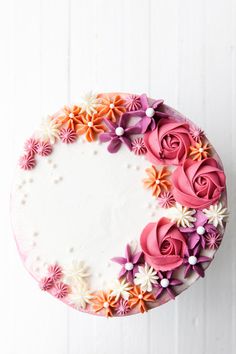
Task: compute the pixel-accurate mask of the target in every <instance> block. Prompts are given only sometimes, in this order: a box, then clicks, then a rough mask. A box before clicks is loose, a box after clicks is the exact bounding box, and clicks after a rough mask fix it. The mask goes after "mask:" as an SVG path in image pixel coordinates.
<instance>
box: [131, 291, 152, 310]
mask: <svg viewBox="0 0 236 354" xmlns="http://www.w3.org/2000/svg"><path fill="white" fill-rule="evenodd" d="M130 294H131V298H130V300H129V305H130V307H131V309H132V308H134V307H136V306H138V308H139V311H140V312H142V313H144V312H146V311H147V303H148V302H154V301H155V298H154V296H153V294H152V293H149V292H147V291H142V290H141V288H140V287H139V286H137V285H135V286H134V288H133V289H132V290H131V291H130Z"/></svg>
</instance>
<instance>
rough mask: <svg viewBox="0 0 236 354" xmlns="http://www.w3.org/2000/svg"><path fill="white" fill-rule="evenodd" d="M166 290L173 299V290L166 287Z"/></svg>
mask: <svg viewBox="0 0 236 354" xmlns="http://www.w3.org/2000/svg"><path fill="white" fill-rule="evenodd" d="M166 291H167V292H168V294H169V296H170V297H171V299H172V300H174V299H175V294H174V292H173V290H171V288H169V287H168V288H166Z"/></svg>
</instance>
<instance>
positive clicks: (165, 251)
mask: <svg viewBox="0 0 236 354" xmlns="http://www.w3.org/2000/svg"><path fill="white" fill-rule="evenodd" d="M140 244H141V248H142V250H143V253H144V257H145V261H146V262H147V263H148V264H149V265H150V266H152V267H153V268H154V269H156V270H157V271H159V270H160V271H167V270H173V269H175V268H177V267H179V266H180V265H181V264H182V263H183V257H184V253H185V251H186V250H187V245H186V241H185V238H184V236H183V235H182V234H181V232H180V231H179V229H178V228H177V226H176V224H175V223H174V222H171V221H170V220H169V219H167V218H161V219H160V220H159V221H158V222H157V223H150V224H148V225H147V226H146V227H145V228H144V230H143V232H142V234H141V238H140Z"/></svg>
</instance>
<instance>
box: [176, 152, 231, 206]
mask: <svg viewBox="0 0 236 354" xmlns="http://www.w3.org/2000/svg"><path fill="white" fill-rule="evenodd" d="M172 184H173V194H174V197H175V200H176V201H177V202H179V203H180V204H182V205H184V206H187V207H190V208H195V209H203V208H207V207H209V206H210V205H211V204H215V203H216V202H217V201H218V199H219V198H220V196H221V193H222V191H223V190H224V189H225V174H224V172H223V171H222V170H221V169H220V168H219V166H218V163H217V162H216V160H215V159H213V158H211V157H210V158H207V159H205V160H202V161H193V160H192V159H187V160H186V161H185V162H184V164H183V166H179V167H177V169H176V170H175V171H174V172H173V174H172Z"/></svg>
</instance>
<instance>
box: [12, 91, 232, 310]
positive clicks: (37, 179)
mask: <svg viewBox="0 0 236 354" xmlns="http://www.w3.org/2000/svg"><path fill="white" fill-rule="evenodd" d="M226 207H227V200H226V190H225V175H224V172H223V166H222V163H221V161H220V159H219V156H218V155H217V153H216V151H215V150H214V148H213V146H212V145H211V144H210V142H209V141H208V139H207V138H206V136H205V134H204V132H203V131H202V130H201V129H199V128H198V127H196V125H195V124H193V123H192V122H190V121H189V120H188V119H186V118H185V117H184V116H183V115H181V114H180V113H178V112H177V111H175V110H174V109H172V108H170V107H168V106H167V105H165V104H164V102H163V100H160V99H158V100H153V99H150V98H148V97H147V96H146V95H144V94H143V95H134V94H122V93H108V94H98V95H95V94H92V93H90V94H87V95H86V96H85V97H83V99H81V101H80V102H79V103H78V104H76V105H71V106H64V107H63V108H62V109H60V110H59V111H58V112H56V113H55V114H53V115H51V116H48V117H46V118H45V119H44V120H43V121H42V124H41V126H40V127H39V129H38V130H37V131H36V132H35V133H34V134H33V135H32V137H30V138H29V139H28V140H27V141H26V142H25V145H24V152H23V154H22V156H21V157H20V160H19V166H18V168H17V172H16V177H15V182H14V186H13V190H12V198H11V215H12V224H13V231H14V235H15V239H16V242H17V246H18V250H19V253H20V256H21V258H22V260H23V262H24V264H25V266H26V268H27V270H28V271H29V272H30V273H31V275H32V276H33V277H34V278H35V279H36V281H37V282H38V283H39V286H40V288H41V289H42V290H44V291H46V292H49V293H51V294H52V295H53V296H55V297H57V298H58V299H60V300H62V301H63V302H65V303H66V304H68V305H70V306H72V307H74V308H75V309H78V310H81V311H84V312H88V313H93V314H99V315H105V316H123V315H129V314H133V313H138V312H145V311H147V310H148V309H150V308H153V307H157V306H159V305H161V304H164V303H165V302H167V301H168V300H170V299H173V298H175V296H176V295H178V294H180V293H181V292H182V291H183V290H184V289H186V288H188V287H189V286H190V285H191V284H192V283H193V282H194V281H195V280H196V279H197V278H198V277H199V276H202V277H203V276H204V273H205V272H204V271H205V269H206V267H207V266H208V265H209V264H210V262H211V261H212V259H213V257H214V254H215V252H216V250H217V249H218V247H219V245H220V243H221V240H222V237H223V233H224V228H225V222H226V219H227V210H226Z"/></svg>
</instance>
